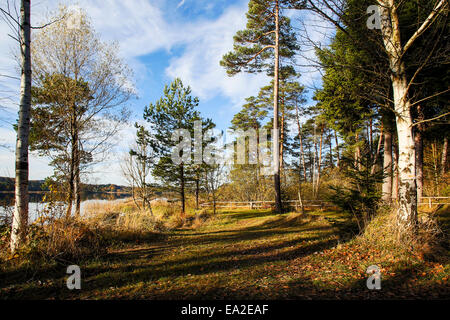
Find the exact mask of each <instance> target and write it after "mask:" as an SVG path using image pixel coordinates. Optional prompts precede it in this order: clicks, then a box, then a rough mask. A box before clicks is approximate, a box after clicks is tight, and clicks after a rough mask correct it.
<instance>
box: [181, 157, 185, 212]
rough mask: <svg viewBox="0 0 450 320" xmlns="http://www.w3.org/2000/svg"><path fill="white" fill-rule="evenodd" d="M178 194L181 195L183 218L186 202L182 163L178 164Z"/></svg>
mask: <svg viewBox="0 0 450 320" xmlns="http://www.w3.org/2000/svg"><path fill="white" fill-rule="evenodd" d="M180 196H181V218H182V219H184V216H185V213H186V203H185V194H184V165H183V163H181V164H180Z"/></svg>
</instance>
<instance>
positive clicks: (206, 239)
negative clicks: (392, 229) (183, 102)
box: [0, 210, 450, 299]
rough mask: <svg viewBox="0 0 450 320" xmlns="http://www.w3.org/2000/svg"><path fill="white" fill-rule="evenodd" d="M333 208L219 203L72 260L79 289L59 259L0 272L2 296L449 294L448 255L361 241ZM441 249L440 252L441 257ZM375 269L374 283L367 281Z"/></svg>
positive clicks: (433, 296)
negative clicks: (151, 236)
mask: <svg viewBox="0 0 450 320" xmlns="http://www.w3.org/2000/svg"><path fill="white" fill-rule="evenodd" d="M354 231H355V229H354V228H353V226H352V225H351V224H348V223H346V222H345V220H344V219H343V217H342V216H341V215H340V214H338V213H335V212H326V213H325V212H312V213H308V215H307V216H306V217H301V216H300V215H298V214H284V215H278V214H275V213H272V212H270V211H268V210H265V211H261V210H260V211H258V210H244V211H234V212H230V211H225V212H221V213H218V214H217V216H216V217H213V218H211V219H210V220H209V221H207V222H206V223H204V224H203V225H202V226H201V227H199V228H196V229H193V228H182V229H177V230H172V231H170V232H166V233H164V234H162V235H161V236H160V237H159V238H158V239H157V240H148V241H146V242H140V243H136V242H134V243H122V244H120V245H118V246H115V247H114V248H110V249H109V250H108V254H106V255H104V256H102V257H100V258H97V259H95V260H89V261H86V262H80V263H78V264H79V266H80V268H81V272H82V288H81V290H72V291H71V290H68V289H67V288H66V279H67V274H66V268H67V265H69V264H77V263H76V262H70V261H67V263H66V264H64V263H59V264H54V265H50V266H47V267H45V268H40V269H38V270H33V269H23V270H10V271H6V272H3V274H1V275H0V297H1V298H2V299H15V298H22V299H30V298H32V299H404V298H408V299H411V298H413V299H415V298H421V299H443V298H445V299H448V298H449V297H450V287H449V283H448V275H449V273H450V263H449V261H448V259H444V260H442V259H441V260H438V261H436V260H434V261H429V260H426V259H424V258H423V257H421V256H415V255H411V256H405V255H404V254H402V255H401V256H397V255H396V253H395V252H394V253H385V252H384V251H383V250H381V249H378V248H376V247H375V246H374V247H371V246H370V245H367V244H362V243H361V242H360V241H358V239H357V238H355V236H354V233H353V232H354ZM447 258H448V257H447ZM371 265H377V266H378V267H379V268H380V269H381V274H382V288H381V290H369V289H368V288H367V286H366V279H367V277H368V276H369V275H368V274H366V270H367V267H368V266H371Z"/></svg>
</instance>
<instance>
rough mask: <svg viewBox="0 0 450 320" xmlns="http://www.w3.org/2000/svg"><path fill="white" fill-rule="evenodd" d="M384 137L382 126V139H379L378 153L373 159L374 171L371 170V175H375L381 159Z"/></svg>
mask: <svg viewBox="0 0 450 320" xmlns="http://www.w3.org/2000/svg"><path fill="white" fill-rule="evenodd" d="M383 135H384V133H383V125H381V130H380V138H379V139H378V146H377V151H376V153H375V156H374V158H373V165H372V169H371V170H370V173H371V174H374V173H375V171H376V169H377V163H378V159H379V158H380V151H381V142H382V141H383Z"/></svg>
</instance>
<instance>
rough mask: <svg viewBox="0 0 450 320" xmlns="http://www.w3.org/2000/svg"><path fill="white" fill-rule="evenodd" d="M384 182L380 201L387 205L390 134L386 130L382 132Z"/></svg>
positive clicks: (390, 161) (390, 192) (389, 187)
mask: <svg viewBox="0 0 450 320" xmlns="http://www.w3.org/2000/svg"><path fill="white" fill-rule="evenodd" d="M383 169H384V174H385V176H384V180H383V186H382V194H383V195H382V200H383V201H384V202H385V203H387V204H389V203H391V200H392V132H391V130H389V128H386V130H385V132H384V156H383Z"/></svg>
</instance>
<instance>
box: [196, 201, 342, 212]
mask: <svg viewBox="0 0 450 320" xmlns="http://www.w3.org/2000/svg"><path fill="white" fill-rule="evenodd" d="M283 204H285V205H286V204H287V205H288V206H290V207H294V208H295V209H298V208H300V206H301V205H300V201H299V200H288V201H283ZM274 205H275V201H217V202H216V208H229V209H232V208H233V209H239V208H243V209H269V208H271V207H273V206H274ZM200 206H201V207H202V208H210V207H212V206H213V202H206V203H202V204H201V205H200ZM303 207H305V208H320V209H321V210H322V209H325V208H330V207H333V208H335V207H336V205H334V204H332V203H331V202H328V201H323V200H303Z"/></svg>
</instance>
